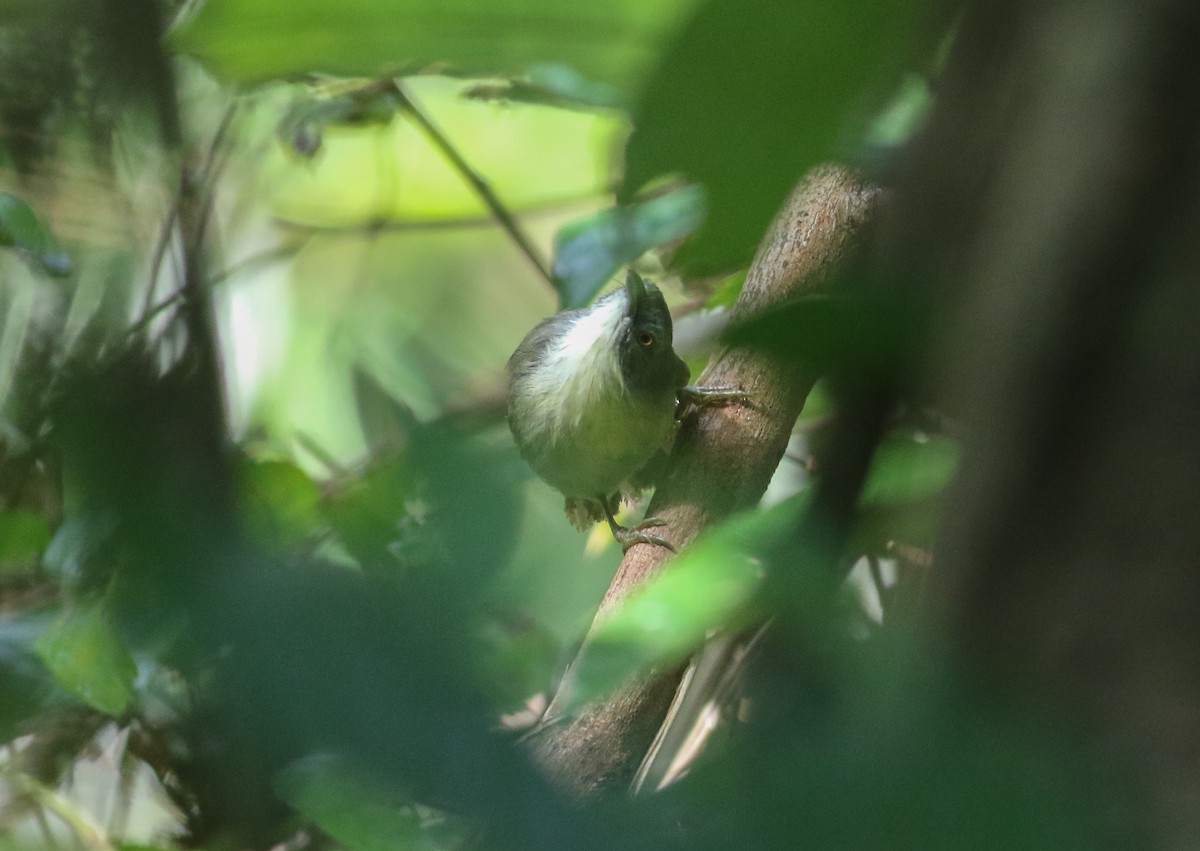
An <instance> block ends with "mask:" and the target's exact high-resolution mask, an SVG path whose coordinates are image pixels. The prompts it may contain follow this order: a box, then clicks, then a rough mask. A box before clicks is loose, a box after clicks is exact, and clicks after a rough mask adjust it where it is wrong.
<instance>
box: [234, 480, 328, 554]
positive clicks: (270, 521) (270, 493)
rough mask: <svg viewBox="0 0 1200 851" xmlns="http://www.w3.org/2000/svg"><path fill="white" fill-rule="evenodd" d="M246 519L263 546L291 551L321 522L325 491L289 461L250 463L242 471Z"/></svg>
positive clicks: (239, 483) (240, 483)
mask: <svg viewBox="0 0 1200 851" xmlns="http://www.w3.org/2000/svg"><path fill="white" fill-rule="evenodd" d="M238 486H239V491H240V495H241V499H242V504H243V506H244V511H243V517H244V518H245V522H246V526H247V527H248V529H249V531H250V533H251V534H252V535H253V536H254V537H255V538H256V539H257V540H258V541H259V542H261V543H264V544H267V545H268V546H272V547H276V548H280V549H287V548H289V547H294V546H297V545H299V544H302V543H304V542H305V541H306V540H310V539H311V537H312V535H313V534H314V533H315V532H316V531H317V530H318V526H319V522H320V519H321V515H320V511H319V510H318V509H319V507H320V504H321V489H320V488H319V487H317V484H316V482H314V481H313V480H312V479H310V478H309V477H308V475H307V474H306V473H305V472H304V471H303V470H301V469H300V468H299V467H297V466H296V465H295V464H292V463H290V462H288V461H274V460H272V461H246V462H245V463H243V464H242V465H241V467H240V468H239V470H238Z"/></svg>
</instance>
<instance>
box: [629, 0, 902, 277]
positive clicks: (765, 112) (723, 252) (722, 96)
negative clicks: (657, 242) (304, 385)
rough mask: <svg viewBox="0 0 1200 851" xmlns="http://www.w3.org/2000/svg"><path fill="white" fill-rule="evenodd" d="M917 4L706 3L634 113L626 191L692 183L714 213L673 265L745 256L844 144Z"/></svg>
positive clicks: (718, 264)
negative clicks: (807, 178) (673, 178)
mask: <svg viewBox="0 0 1200 851" xmlns="http://www.w3.org/2000/svg"><path fill="white" fill-rule="evenodd" d="M923 5H924V4H923V3H917V2H911V0H909V2H905V0H885V2H881V3H872V4H869V5H864V4H857V3H845V2H842V0H809V2H805V3H778V2H775V0H713V2H710V3H707V4H705V5H704V6H703V7H701V9H700V10H699V12H698V13H697V14H696V15H695V16H694V17H693V18H692V20H691V21H690V22H689V23H688V25H687V26H686V27H685V28H684V30H683V32H682V34H681V35H680V36H679V38H678V39H677V40H676V41H675V42H674V44H673V45H672V46H671V47H670V49H669V50H668V52H667V53H666V56H665V57H664V58H663V61H662V62H661V63H660V65H659V67H658V71H657V73H656V74H655V75H654V77H653V78H652V79H651V80H650V82H649V84H648V85H647V86H646V87H645V89H644V90H643V92H642V96H641V98H640V100H639V102H638V105H637V107H636V109H635V110H634V128H635V129H634V133H633V135H632V137H631V138H630V141H629V145H628V147H627V149H626V155H625V166H626V170H625V182H624V189H623V197H629V196H630V195H632V194H633V193H634V192H636V191H638V190H639V189H640V188H641V187H643V186H645V185H646V184H647V183H648V182H650V181H651V180H653V179H655V178H658V177H661V176H663V175H679V174H682V175H683V176H685V177H687V178H689V179H691V180H695V181H698V182H699V183H701V184H702V185H703V186H704V187H705V189H706V190H707V192H708V206H709V215H708V218H707V220H706V221H705V224H704V227H703V228H702V229H701V230H700V231H699V233H697V234H696V235H695V236H694V237H693V238H692V239H691V240H690V241H689V243H688V244H687V245H686V246H685V247H684V249H683V250H682V251H681V252H680V255H679V256H678V257H677V262H678V263H679V264H680V265H681V266H684V267H687V268H689V269H690V270H692V271H695V272H702V273H715V272H721V271H728V270H731V269H734V268H737V267H738V266H742V265H746V264H747V263H748V261H749V260H750V258H751V256H752V255H753V252H754V249H755V246H756V245H757V243H758V241H759V239H760V238H761V237H762V234H763V233H764V232H765V231H766V229H767V226H768V224H769V222H770V220H771V218H772V216H774V214H775V212H776V211H777V210H778V209H779V207H780V205H781V204H782V202H783V200H784V198H785V197H786V196H787V193H788V192H789V191H790V190H791V189H792V187H793V186H794V185H795V184H796V182H797V181H798V179H799V178H800V176H801V175H802V174H804V172H805V171H806V170H808V169H809V168H811V167H812V166H814V165H817V164H818V163H820V162H822V161H824V160H826V159H828V158H830V157H832V156H834V155H835V154H837V153H838V152H839V142H841V140H842V139H843V138H844V136H845V134H846V131H847V128H848V124H849V123H850V121H849V120H850V119H851V118H852V117H853V113H855V111H856V110H857V109H858V108H859V107H860V104H861V102H862V100H863V98H864V95H866V94H868V93H869V89H870V88H871V86H872V84H873V83H875V82H877V80H878V78H879V77H880V71H881V69H883V68H886V66H887V65H888V64H890V63H889V58H890V57H891V55H892V54H893V53H894V52H895V47H896V45H898V44H902V43H903V42H904V38H903V35H904V31H905V30H906V29H907V25H908V24H909V23H910V22H912V21H913V20H914V19H915V18H916V17H917V14H916V13H917V12H919V10H920V8H921V7H922V6H923ZM885 81H886V80H885Z"/></svg>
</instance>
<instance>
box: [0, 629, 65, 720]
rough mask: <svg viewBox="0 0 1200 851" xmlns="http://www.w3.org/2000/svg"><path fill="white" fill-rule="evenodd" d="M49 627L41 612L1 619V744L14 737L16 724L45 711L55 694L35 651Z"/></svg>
mask: <svg viewBox="0 0 1200 851" xmlns="http://www.w3.org/2000/svg"><path fill="white" fill-rule="evenodd" d="M48 625H49V615H47V614H46V613H43V612H39V613H36V614H29V615H23V616H20V617H7V618H4V619H0V741H9V740H10V739H12V738H13V737H14V736H15V735H17V732H18V730H17V727H18V725H19V724H20V723H21V722H22V721H24V720H25V719H27V718H29V717H31V716H32V715H34V714H35V713H37V712H39V711H41V710H42V709H44V708H45V705H46V703H47V702H48V701H49V700H50V698H51V697H52V696H53V695H54V694H55V692H56V691H57V688H56V686H55V683H54V680H53V678H52V677H51V676H50V672H49V671H47V670H46V667H45V666H44V665H43V664H42V663H41V661H40V660H39V659H38V656H37V652H36V650H35V646H36V642H37V639H38V636H40V635H41V634H42V633H43V632H44V631H45V630H46V628H47V626H48Z"/></svg>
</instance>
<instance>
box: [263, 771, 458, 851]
mask: <svg viewBox="0 0 1200 851" xmlns="http://www.w3.org/2000/svg"><path fill="white" fill-rule="evenodd" d="M275 790H276V792H277V794H278V795H279V796H280V797H281V798H282V799H283V800H284V801H286V802H287V803H288V804H289V805H291V806H292V807H294V808H295V809H296V810H298V811H299V812H301V813H303V814H304V815H305V816H307V817H308V818H310V819H312V820H313V821H314V822H315V823H316V824H317V826H318V827H320V828H321V830H323V831H325V833H327V834H329V835H330V836H331V837H333V838H334V839H335V840H337V842H338V843H340V844H341V845H344V846H345V847H346V848H348V849H350V851H401V849H403V851H442V849H449V848H456V847H458V846H459V844H460V843H461V842H462V837H461V835H460V834H459V832H458V831H456V830H454V829H453V828H452V826H450V825H449V824H448V823H447V822H446V819H445V818H444V817H443V816H442V815H441V814H439V813H437V812H435V811H433V810H429V809H425V808H417V807H416V806H413V805H412V804H410V803H408V798H407V796H406V795H405V794H404V793H403V792H402V791H401V790H399V789H396V788H395V787H394V784H389V783H387V782H386V781H384V780H382V779H380V778H378V777H376V776H374V775H372V774H370V773H368V772H366V771H363V770H362V769H360V768H358V767H357V766H355V765H354V764H353V763H351V762H350V760H348V759H345V758H343V757H339V756H335V755H332V754H317V755H314V756H311V757H307V758H305V759H302V760H300V761H298V762H295V763H293V764H292V765H290V766H288V767H287V768H286V769H284V770H283V771H282V772H281V773H280V774H279V776H278V778H277V779H276V782H275Z"/></svg>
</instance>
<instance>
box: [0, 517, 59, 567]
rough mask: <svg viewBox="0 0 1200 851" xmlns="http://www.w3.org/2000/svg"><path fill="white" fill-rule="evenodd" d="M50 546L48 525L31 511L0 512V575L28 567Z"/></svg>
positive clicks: (44, 519) (42, 518)
mask: <svg viewBox="0 0 1200 851" xmlns="http://www.w3.org/2000/svg"><path fill="white" fill-rule="evenodd" d="M49 544H50V524H49V523H47V522H46V518H45V517H42V515H40V514H35V513H34V512H32V511H4V512H0V573H3V572H4V571H5V569H6V568H7V567H18V568H24V567H28V566H29V564H30V562H31V561H33V560H34V559H36V558H37V557H38V556H40V555H41V554H42V552H43V551H44V550H45V549H46V547H47V546H48V545H49Z"/></svg>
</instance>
